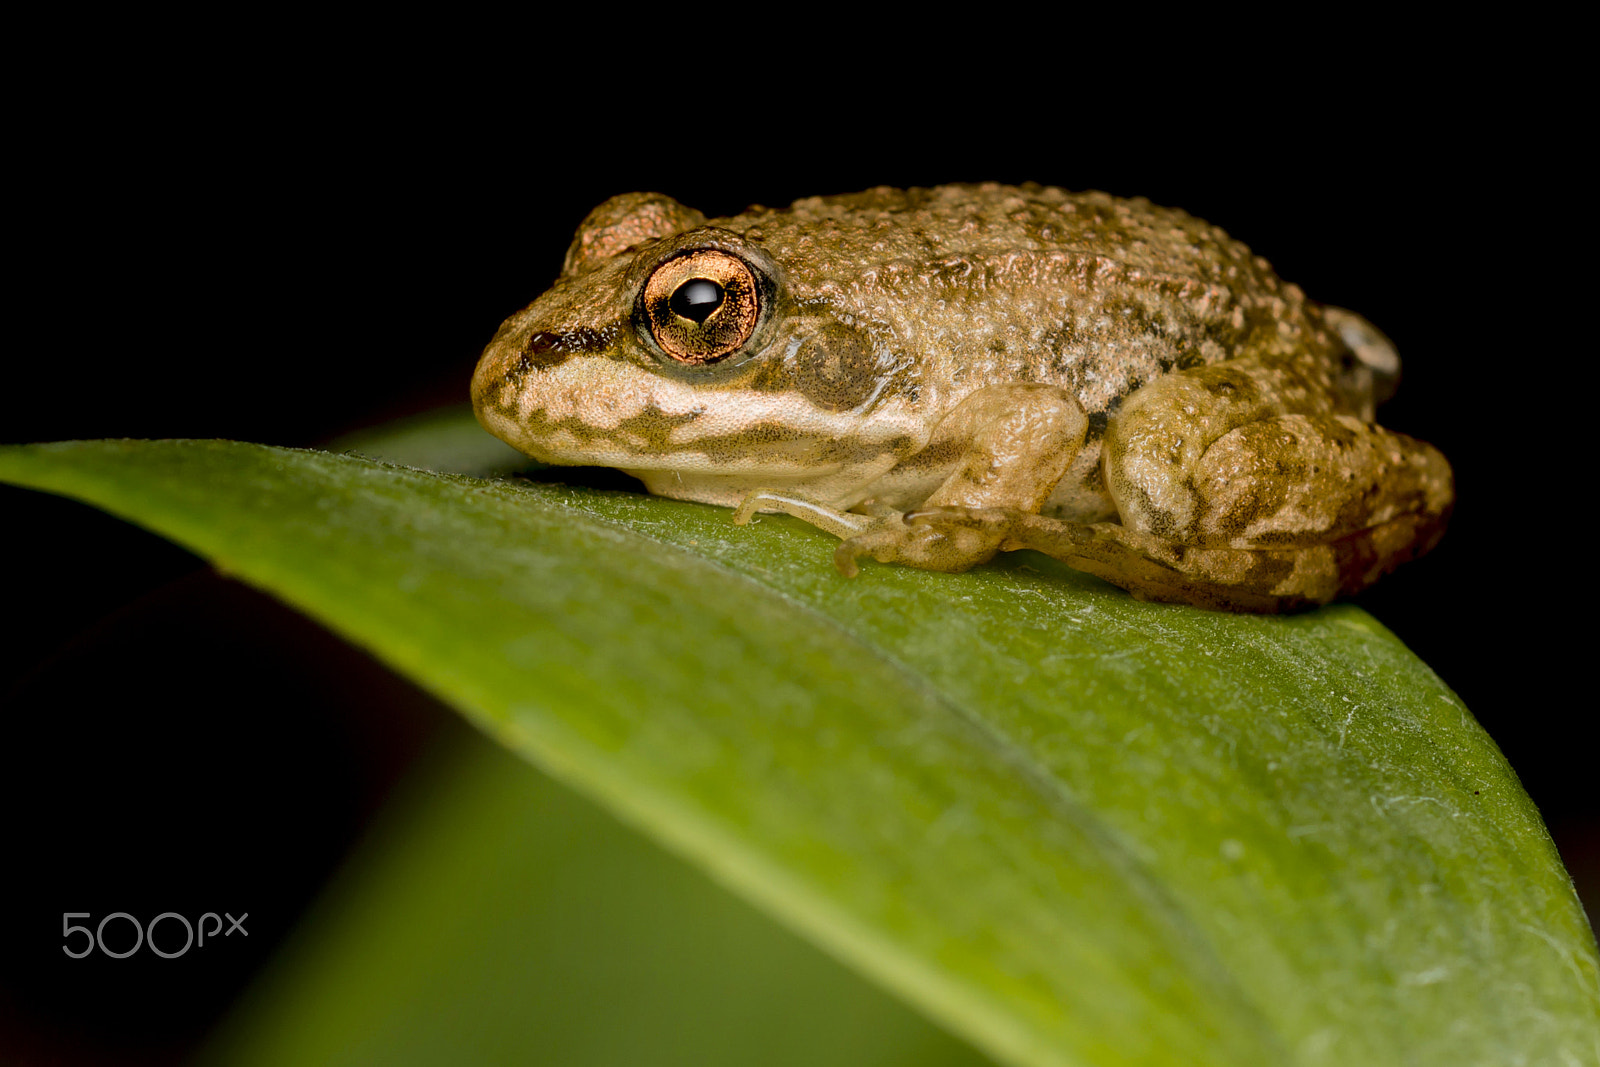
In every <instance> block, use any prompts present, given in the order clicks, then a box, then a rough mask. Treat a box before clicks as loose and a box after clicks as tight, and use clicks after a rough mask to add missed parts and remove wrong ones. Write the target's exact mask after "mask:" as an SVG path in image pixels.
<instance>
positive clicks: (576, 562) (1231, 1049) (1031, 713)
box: [0, 441, 1600, 1065]
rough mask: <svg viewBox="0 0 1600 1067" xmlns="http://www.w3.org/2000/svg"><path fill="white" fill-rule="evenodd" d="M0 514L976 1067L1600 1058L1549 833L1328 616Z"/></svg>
mask: <svg viewBox="0 0 1600 1067" xmlns="http://www.w3.org/2000/svg"><path fill="white" fill-rule="evenodd" d="M458 462H461V461H460V456H459V455H458ZM475 462H477V461H476V460H472V461H470V462H461V465H463V466H467V467H471V466H472V464H473V463H475ZM496 462H498V461H496ZM0 477H5V478H7V479H9V480H14V481H16V482H18V483H19V484H25V485H32V486H35V487H38V488H43V489H48V490H51V491H54V492H59V493H64V494H66V495H70V496H75V497H78V498H80V499H84V500H87V501H89V502H91V503H94V504H97V505H99V506H101V507H103V508H105V509H106V510H109V511H111V512H113V513H115V514H119V515H122V516H124V517H126V518H129V519H130V520H132V521H135V522H138V523H140V524H142V525H145V526H147V527H149V528H151V529H153V530H156V531H157V532H160V533H162V534H164V535H166V536H168V537H171V538H172V539H174V540H176V541H178V542H179V543H182V544H184V545H186V546H188V547H190V548H192V549H194V550H195V551H198V552H200V553H202V554H204V555H206V556H207V557H209V558H211V559H213V560H214V561H215V562H216V563H217V565H218V566H220V567H222V568H223V569H225V570H226V571H229V572H231V573H233V574H235V575H237V576H238V577H240V578H242V579H244V580H246V581H249V582H251V583H253V584H255V585H258V586H260V587H262V588H264V589H266V590H268V591H270V592H272V593H274V594H276V595H278V596H279V597H281V598H283V599H284V600H286V601H288V602H290V603H292V604H295V605H297V606H298V607H300V608H301V609H303V610H305V611H306V612H307V613H308V614H311V615H313V616H315V617H317V618H319V619H321V620H322V621H323V622H325V623H326V624H328V625H329V626H331V627H332V628H334V629H335V630H337V631H338V632H340V633H342V634H344V635H346V636H347V637H349V638H350V639H351V640H352V641H355V642H357V643H359V644H361V645H364V646H366V647H368V648H370V649H372V650H373V651H374V653H376V654H377V655H378V656H380V657H381V658H382V659H384V660H385V661H387V662H388V663H390V664H391V665H392V666H393V667H394V668H395V669H397V670H399V671H402V672H404V673H406V674H408V675H409V676H411V677H413V678H415V679H416V680H418V681H419V682H421V683H422V684H424V685H426V686H427V687H429V688H430V689H432V690H433V691H434V692H436V693H438V694H439V695H440V696H442V697H443V698H444V699H446V700H448V701H450V702H452V703H453V704H455V705H456V706H457V707H459V708H461V709H462V710H463V711H464V712H465V713H466V714H467V715H469V716H470V717H471V718H472V719H473V720H474V721H475V722H477V723H478V724H479V725H480V726H481V727H482V728H483V729H484V730H485V731H486V732H488V733H489V734H491V735H492V736H494V737H496V738H498V739H499V740H501V741H502V742H503V743H504V744H506V745H507V746H508V747H510V748H512V749H514V750H515V751H518V752H520V753H522V754H524V755H526V756H527V757H528V758H530V759H532V760H533V761H535V762H536V763H538V764H539V765H540V766H542V767H544V768H546V769H547V770H549V771H550V772H552V773H553V774H555V775H556V776H557V777H558V778H560V779H562V780H564V781H566V782H567V783H569V784H570V785H572V786H573V787H574V788H576V789H578V790H579V791H581V792H583V793H585V794H587V795H589V796H590V797H592V798H594V799H596V800H598V801H599V802H600V803H601V804H602V805H604V806H606V807H608V808H610V809H611V810H613V811H614V812H616V813H617V814H619V815H620V816H621V817H622V818H624V819H625V820H626V821H628V822H630V823H632V824H633V825H635V826H637V827H638V828H639V829H641V830H642V831H644V832H645V833H647V834H649V835H651V836H653V837H655V838H656V839H658V840H659V841H661V842H663V843H665V844H667V845H668V846H669V847H670V848H672V849H674V850H676V851H678V852H680V853H681V854H682V855H684V856H685V857H687V858H688V859H690V860H691V861H692V862H694V863H696V864H698V865H700V866H701V867H703V868H704V869H706V870H707V871H709V872H710V873H711V874H712V875H713V876H714V877H716V878H718V879H719V880H721V881H722V882H724V883H725V884H727V885H728V886H730V887H731V888H733V889H734V890H735V891H736V892H739V893H741V894H743V895H744V896H746V897H747V898H748V899H750V900H752V901H753V902H755V903H757V904H758V905H759V906H761V907H763V908H765V909H767V910H769V911H770V912H771V913H773V914H774V915H776V916H777V917H779V918H780V919H782V920H783V921H785V922H786V923H788V924H789V925H791V926H792V927H794V928H795V929H797V930H799V931H800V932H801V933H803V934H804V935H806V936H808V937H810V938H811V939H813V940H814V941H816V942H817V943H818V944H820V945H822V946H823V947H824V948H826V949H827V950H829V951H830V952H832V953H834V954H835V955H837V956H839V957H840V958H841V959H843V960H845V961H846V962H848V963H850V964H852V965H853V966H855V967H856V968H858V969H859V970H861V971H862V972H864V973H866V974H867V975H869V976H871V977H873V978H875V979H877V980H878V981H880V982H882V983H883V984H885V985H886V986H888V987H889V988H890V989H892V990H894V991H896V992H898V993H899V994H900V995H901V996H903V997H905V998H906V999H908V1000H909V1001H910V1002H912V1003H913V1004H915V1005H917V1006H918V1007H920V1008H921V1009H922V1010H923V1011H924V1012H925V1013H927V1014H928V1015H930V1016H931V1017H932V1018H934V1019H936V1020H938V1021H939V1022H940V1023H941V1024H943V1025H944V1026H946V1027H948V1028H950V1029H951V1030H952V1031H954V1032H956V1033H959V1034H961V1035H963V1036H965V1037H966V1038H968V1039H969V1040H971V1041H972V1042H973V1043H974V1044H976V1045H977V1046H978V1047H980V1048H982V1049H984V1050H985V1051H987V1052H988V1053H989V1054H991V1055H993V1056H994V1057H995V1058H996V1059H998V1060H1001V1061H1002V1062H1008V1063H1016V1064H1030V1065H1031V1064H1121V1063H1173V1064H1194V1065H1198V1064H1254V1063H1263V1064H1280V1063H1300V1064H1349V1063H1363V1064H1373V1065H1380V1064H1390V1063H1393V1064H1401V1063H1404V1064H1427V1063H1441V1064H1443V1063H1451V1064H1465V1063H1482V1064H1506V1063H1517V1062H1528V1063H1542V1062H1552V1063H1562V1062H1571V1063H1582V1062H1585V1061H1586V1059H1591V1060H1592V1059H1593V1058H1594V1057H1596V1055H1600V1037H1597V1036H1596V1035H1597V1034H1600V992H1597V988H1600V980H1597V974H1600V964H1597V958H1596V951H1595V943H1594V940H1593V934H1592V933H1591V932H1590V931H1589V929H1588V927H1587V924H1586V923H1585V921H1584V919H1583V916H1582V912H1581V910H1580V909H1579V906H1578V903H1577V899H1576V896H1575V894H1574V893H1573V890H1572V887H1571V883H1570V881H1569V880H1568V879H1567V877H1566V875H1565V872H1564V871H1563V870H1562V868H1561V866H1560V862H1559V859H1558V858H1557V856H1556V853H1555V850H1554V848H1553V846H1552V845H1551V843H1550V840H1549V837H1548V834H1547V833H1546V831H1545V830H1544V827H1543V826H1542V824H1541V823H1540V821H1539V819H1538V816H1537V813H1536V812H1535V811H1534V809H1533V807H1532V805H1531V803H1530V802H1529V801H1528V799H1527V796H1526V794H1525V793H1523V791H1522V789H1521V787H1520V786H1519V785H1518V784H1517V781H1516V778H1515V776H1514V774H1513V773H1512V772H1511V770H1510V768H1509V767H1507V766H1506V764H1505V761H1504V759H1503V758H1502V757H1501V755H1500V754H1499V752H1498V750H1496V748H1495V747H1494V745H1493V743H1492V742H1491V741H1490V740H1489V739H1488V738H1487V737H1486V736H1485V735H1484V734H1483V732H1482V730H1481V729H1480V728H1479V727H1478V726H1477V724H1476V723H1475V722H1474V721H1473V719H1472V717H1471V716H1470V714H1468V712H1467V711H1466V709H1465V708H1464V707H1463V706H1462V705H1461V703H1460V702H1459V700H1458V699H1457V698H1456V697H1455V696H1454V695H1453V694H1452V693H1451V692H1450V691H1449V690H1448V689H1447V688H1445V686H1444V685H1443V684H1442V683H1440V682H1439V680H1438V679H1437V678H1436V677H1435V676H1434V675H1433V674H1432V672H1430V671H1429V670H1428V669H1427V668H1426V667H1425V666H1424V665H1423V664H1421V663H1420V662H1419V661H1417V660H1416V658H1415V657H1413V656H1412V655H1411V654H1410V653H1409V652H1407V650H1406V649H1405V648H1404V647H1403V646H1402V645H1401V644H1400V643H1399V642H1398V641H1397V640H1396V639H1395V638H1394V637H1393V635H1391V634H1389V633H1388V632H1387V631H1386V630H1384V629H1383V628H1382V627H1381V626H1380V625H1378V624H1377V623H1376V622H1374V621H1373V620H1372V619H1371V618H1370V617H1369V616H1367V615H1366V614H1364V613H1363V612H1361V611H1360V610H1359V609H1356V608H1354V607H1350V606H1347V605H1345V606H1335V607H1332V608H1327V609H1323V610H1320V611H1317V612H1313V613H1310V614H1305V615H1298V616H1291V617H1287V618H1281V617H1254V616H1232V615H1221V614H1214V613H1207V612H1202V611H1198V610H1194V609H1190V608H1186V607H1181V606H1169V605H1151V604H1141V603H1138V602H1136V601H1134V600H1132V599H1131V598H1129V597H1128V596H1126V594H1123V593H1122V592H1120V591H1118V590H1115V589H1112V588H1111V587H1109V586H1106V585H1103V584H1102V583H1099V582H1097V581H1095V580H1093V579H1091V578H1087V577H1085V576H1082V575H1078V574H1076V573H1075V572H1072V571H1070V570H1068V569H1066V568H1064V567H1060V566H1057V565H1056V564H1055V563H1054V562H1052V561H1050V560H1047V559H1045V558H1043V557H1040V556H1037V555H1034V554H1030V553H1015V554H1011V555H1010V556H1008V557H1006V558H1004V559H1003V560H1001V561H1000V562H998V563H997V564H995V565H991V566H989V567H985V568H980V569H979V570H977V571H975V572H972V573H969V574H966V575H941V574H930V573H926V572H919V571H915V570H910V569H906V568H887V567H874V568H869V569H868V570H866V571H865V572H864V573H863V575H862V576H861V577H860V578H858V579H856V580H854V581H850V580H846V579H843V578H841V577H839V576H838V575H837V574H835V573H834V572H833V571H832V569H831V567H829V566H828V556H829V552H830V551H831V541H830V540H829V539H827V538H825V537H823V536H822V535H820V534H817V533H816V532H815V531H812V530H810V529H809V528H807V527H805V526H803V525H802V524H800V523H798V522H795V521H794V520H789V519H773V518H763V519H761V520H760V521H759V522H757V523H756V524H755V525H753V526H751V527H746V528H737V527H734V526H732V525H731V524H730V522H729V521H728V516H729V513H728V512H727V511H726V510H725V509H717V508H710V507H702V506H697V505H691V504H682V503H676V502H672V501H666V500H661V499H656V498H647V497H641V496H639V495H637V494H631V493H620V492H602V491H596V490H584V489H573V488H569V487H565V486H560V485H552V484H540V483H536V482H528V481H487V480H481V479H478V478H472V477H467V476H463V475H446V474H438V473H433V472H429V471H424V470H416V469H407V468H403V467H398V466H394V465H388V464H384V463H381V462H376V461H373V460H370V459H365V458H361V457H358V456H350V455H332V454H327V453H319V452H306V451H290V450H284V449H275V448H268V447H265V446H255V445H245V444H238V443H233V442H218V441H188V442H183V441H177V442H70V443H66V444H60V445H44V446H22V447H15V448H8V449H5V450H3V451H0Z"/></svg>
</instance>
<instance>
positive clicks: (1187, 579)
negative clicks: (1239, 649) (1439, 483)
mask: <svg viewBox="0 0 1600 1067" xmlns="http://www.w3.org/2000/svg"><path fill="white" fill-rule="evenodd" d="M906 521H907V522H908V523H910V524H911V526H912V528H913V529H915V528H916V527H918V526H923V525H935V524H936V525H937V526H938V527H939V528H941V529H945V530H949V529H952V528H964V529H970V530H973V531H976V532H980V533H983V534H984V535H986V536H988V537H991V538H996V539H998V541H999V542H1000V547H1001V548H1002V549H1003V550H1006V551H1010V550H1013V549H1019V548H1031V549H1034V550H1035V551H1038V552H1043V553H1044V554H1045V555H1047V556H1051V557H1054V558H1055V559H1058V560H1060V561H1061V562H1063V563H1065V564H1066V565H1067V566H1069V567H1072V568H1073V569H1074V570H1080V571H1084V572H1085V573H1088V574H1093V575H1095V576H1096V577H1098V578H1102V579H1104V580H1105V581H1108V582H1110V583H1111V584H1112V585H1116V586H1120V587H1121V588H1123V589H1126V590H1128V592H1130V593H1132V594H1133V595H1134V596H1135V597H1136V598H1138V599H1140V600H1154V601H1162V602H1167V603H1180V604H1193V605H1196V606H1197V607H1202V608H1211V609H1213V610H1222V611H1251V612H1274V611H1289V610H1293V609H1295V608H1302V607H1309V606H1312V605H1316V604H1323V603H1326V602H1327V601H1329V600H1332V599H1334V598H1335V597H1338V596H1341V595H1346V594H1349V593H1353V592H1356V591H1358V590H1359V589H1362V588H1365V587H1366V586H1367V585H1370V584H1371V583H1372V582H1374V581H1376V580H1377V579H1378V577H1379V576H1381V575H1382V574H1385V573H1387V572H1388V571H1390V570H1392V569H1394V567H1396V566H1398V565H1399V564H1400V563H1402V562H1404V561H1405V560H1407V559H1410V558H1412V557H1413V556H1416V555H1420V554H1421V553H1422V552H1424V551H1426V550H1427V549H1428V548H1429V547H1431V546H1432V544H1433V543H1434V542H1435V541H1437V540H1438V538H1439V534H1440V533H1441V532H1442V531H1443V529H1444V520H1443V517H1442V516H1438V515H1417V514H1413V515H1404V516H1400V517H1398V518H1396V519H1394V520H1392V521H1390V522H1386V523H1382V524H1379V525H1377V526H1373V527H1370V528H1368V529H1366V530H1361V531H1358V532H1356V533H1354V534H1351V535H1348V536H1345V537H1341V538H1338V539H1336V540H1332V541H1328V542H1323V543H1316V544H1303V545H1288V546H1283V547H1277V548H1267V547H1254V548H1234V547H1230V546H1215V545H1189V544H1184V543H1182V542H1179V541H1172V540H1168V539H1166V538H1161V537H1156V536H1154V535H1152V534H1148V533H1141V532H1140V531H1137V530H1132V529H1129V528H1128V527H1126V526H1122V525H1120V524H1118V523H1114V522H1097V523H1080V522H1069V521H1067V520H1064V519H1051V518H1045V517H1043V516H1040V515H1032V514H1029V513H1027V512H1023V511H1017V510H1015V509H1012V508H957V507H944V508H923V509H920V510H918V511H914V512H911V513H909V514H908V515H907V516H906Z"/></svg>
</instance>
